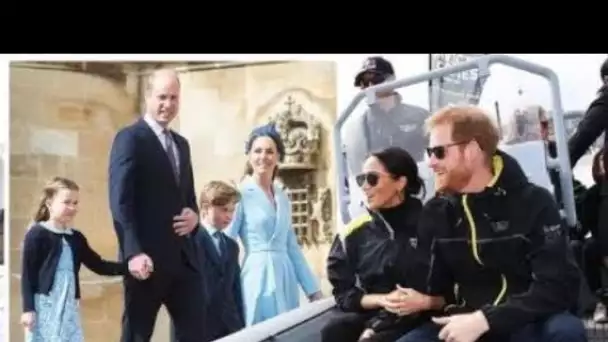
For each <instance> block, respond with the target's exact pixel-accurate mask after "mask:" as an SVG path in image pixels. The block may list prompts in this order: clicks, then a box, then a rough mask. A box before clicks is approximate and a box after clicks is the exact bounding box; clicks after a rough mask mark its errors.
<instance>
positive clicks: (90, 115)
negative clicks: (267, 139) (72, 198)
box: [10, 62, 336, 342]
mask: <svg viewBox="0 0 608 342" xmlns="http://www.w3.org/2000/svg"><path fill="white" fill-rule="evenodd" d="M10 77H11V79H10V82H11V94H10V96H11V98H10V100H11V121H10V130H11V133H10V134H11V136H10V139H11V146H10V147H11V151H10V164H11V166H10V167H11V170H10V185H11V197H10V198H11V201H10V210H11V222H10V224H11V241H10V255H11V265H10V266H11V274H12V276H11V302H12V303H13V305H12V306H11V328H12V329H11V340H14V341H19V340H22V338H23V333H22V329H21V327H20V326H19V317H20V314H21V305H20V303H21V298H20V291H19V278H18V275H19V273H20V271H21V260H20V259H21V258H20V245H21V242H22V239H23V236H24V234H25V229H26V228H27V225H28V223H29V221H30V217H31V214H32V211H33V209H34V207H35V205H36V201H37V198H38V194H39V191H40V189H41V188H42V185H43V184H44V182H45V181H46V180H47V179H48V178H49V177H52V176H54V175H64V176H67V177H70V178H73V179H74V180H76V181H77V182H78V183H79V185H80V186H81V187H82V191H81V212H80V215H79V216H78V218H77V220H76V225H77V227H78V228H80V229H81V230H82V231H83V232H84V233H85V234H86V236H87V237H88V239H89V241H90V243H91V245H92V246H93V248H94V249H95V250H97V251H98V252H99V253H100V254H101V255H102V256H104V257H105V258H108V259H114V258H116V255H117V253H116V250H117V241H116V238H115V235H114V231H113V228H112V226H111V218H110V213H109V209H108V203H107V181H106V179H107V163H108V153H109V148H110V144H111V140H112V137H113V135H114V134H115V132H116V130H117V129H118V128H120V127H122V126H124V125H126V124H128V123H130V122H132V121H133V120H135V119H136V116H135V114H134V113H136V112H138V111H137V109H136V106H137V105H136V104H138V102H139V99H137V98H136V97H135V95H132V94H136V93H137V92H131V91H127V89H126V88H125V85H124V84H120V83H114V82H112V81H109V80H107V79H104V78H101V77H97V76H92V75H87V74H84V73H75V72H66V71H53V70H31V69H23V68H17V67H14V66H12V67H11V76H10ZM181 81H182V108H181V111H180V116H179V118H178V120H177V121H176V123H175V124H174V128H175V129H177V130H178V131H180V132H181V133H182V134H183V135H185V136H186V137H187V138H188V139H189V140H190V143H191V148H192V158H193V163H194V173H195V182H196V186H197V191H198V190H199V189H200V187H201V186H202V184H203V182H205V181H207V180H209V179H234V180H238V178H240V176H241V172H242V170H243V165H244V162H245V157H244V154H243V145H244V140H245V139H246V136H247V134H248V132H249V131H250V129H251V128H252V127H253V126H254V125H258V124H260V123H263V122H266V120H267V117H268V116H269V115H273V114H276V112H277V111H278V110H283V108H284V101H285V100H286V97H287V96H292V97H293V98H294V99H295V101H296V102H298V103H301V104H302V105H303V106H305V107H306V109H307V110H308V111H309V112H311V113H313V114H315V115H317V116H318V119H319V121H320V122H321V123H322V125H323V130H324V137H323V139H324V144H325V145H324V146H323V147H322V149H323V153H322V158H321V159H320V160H321V163H320V165H319V176H318V180H319V182H320V183H322V184H323V185H324V186H329V187H331V188H332V189H334V188H335V187H333V186H332V185H333V173H334V170H333V165H332V163H331V160H332V157H333V156H332V155H331V148H330V146H329V144H328V143H329V141H331V127H332V124H333V122H334V120H335V118H336V70H335V65H334V63H332V62H291V63H282V64H275V65H261V66H249V67H244V68H234V69H222V70H213V71H192V72H185V73H183V75H182V78H181ZM332 195H333V194H332ZM333 202H335V201H332V203H333ZM334 212H335V210H334ZM334 216H335V215H334ZM327 250H328V246H327V245H326V244H323V245H321V246H316V247H310V248H305V254H306V256H307V258H308V259H309V260H310V262H311V265H312V266H313V268H314V270H315V273H316V274H317V275H318V276H319V277H320V278H322V279H324V278H325V274H324V268H325V267H324V266H325V257H326V255H327ZM81 281H82V283H83V285H82V292H83V298H82V303H81V307H82V318H83V325H84V329H85V334H86V340H87V341H88V342H95V341H100V342H101V341H103V342H106V341H116V340H118V337H119V332H120V320H121V318H120V315H121V310H122V288H121V285H120V283H119V282H118V281H117V280H115V279H111V278H102V277H98V276H95V275H93V274H91V273H90V272H89V271H88V270H86V269H83V271H82V272H81ZM324 289H325V291H326V293H328V287H327V284H326V282H324ZM167 327H168V322H167V316H166V313H164V312H161V315H160V317H159V319H158V323H157V329H156V333H155V336H154V340H155V341H166V340H167V338H166V336H167Z"/></svg>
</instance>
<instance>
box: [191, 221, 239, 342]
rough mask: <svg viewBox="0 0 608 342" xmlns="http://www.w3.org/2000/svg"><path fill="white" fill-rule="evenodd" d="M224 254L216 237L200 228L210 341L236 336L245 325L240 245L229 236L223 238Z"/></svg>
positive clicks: (199, 235)
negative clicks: (218, 246)
mask: <svg viewBox="0 0 608 342" xmlns="http://www.w3.org/2000/svg"><path fill="white" fill-rule="evenodd" d="M223 240H224V246H225V248H224V253H223V254H222V255H221V256H220V255H219V254H218V252H217V249H216V247H215V245H214V243H213V240H212V237H211V236H210V235H209V232H208V231H207V229H205V228H204V227H200V228H199V230H198V232H197V233H196V235H195V241H196V243H197V244H198V246H199V247H200V248H198V251H199V262H200V266H201V270H202V275H203V280H204V281H205V283H206V286H205V289H204V291H206V293H205V294H206V296H207V303H208V305H209V306H208V310H209V312H208V314H207V315H206V317H207V319H206V324H205V330H206V331H208V333H209V335H210V336H209V337H210V339H209V340H210V341H213V340H216V339H220V338H222V337H224V336H226V335H229V334H232V333H234V332H236V331H238V330H240V329H242V328H243V327H244V326H245V320H244V317H243V300H242V293H241V277H240V274H241V268H240V266H239V245H238V244H237V242H236V241H234V240H233V239H232V238H230V237H228V236H224V237H223Z"/></svg>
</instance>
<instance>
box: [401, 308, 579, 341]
mask: <svg viewBox="0 0 608 342" xmlns="http://www.w3.org/2000/svg"><path fill="white" fill-rule="evenodd" d="M440 330H441V326H438V325H436V324H435V323H432V322H431V323H426V324H425V325H423V326H421V327H420V328H417V329H414V330H413V331H411V332H409V333H408V334H406V335H405V336H403V337H401V338H400V339H399V340H397V342H441V341H440V340H439V337H438V335H439V331H440ZM480 341H483V342H587V332H586V331H585V326H584V325H583V322H582V321H581V320H580V319H579V318H577V317H576V316H574V315H571V314H569V313H562V314H556V315H553V316H551V317H549V319H547V320H544V321H541V322H537V323H531V324H528V325H526V326H524V327H523V328H521V329H519V330H517V331H515V332H513V333H512V334H511V335H510V336H502V337H499V336H484V337H483V338H482V339H480Z"/></svg>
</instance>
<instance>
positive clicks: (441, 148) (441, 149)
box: [426, 141, 469, 160]
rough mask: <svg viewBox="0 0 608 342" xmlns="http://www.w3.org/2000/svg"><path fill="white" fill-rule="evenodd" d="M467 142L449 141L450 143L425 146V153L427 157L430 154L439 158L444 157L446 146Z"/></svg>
mask: <svg viewBox="0 0 608 342" xmlns="http://www.w3.org/2000/svg"><path fill="white" fill-rule="evenodd" d="M468 143H469V142H468V141H461V142H455V143H451V144H445V145H438V146H433V147H427V148H426V154H427V155H428V156H429V157H431V156H432V155H435V158H437V159H439V160H441V159H443V158H445V154H446V151H447V149H448V148H450V147H452V146H458V145H464V144H468Z"/></svg>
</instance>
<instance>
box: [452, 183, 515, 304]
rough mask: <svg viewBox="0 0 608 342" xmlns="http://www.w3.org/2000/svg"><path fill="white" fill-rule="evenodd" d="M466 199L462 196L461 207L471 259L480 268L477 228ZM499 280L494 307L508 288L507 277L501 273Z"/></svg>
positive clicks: (465, 196)
mask: <svg viewBox="0 0 608 342" xmlns="http://www.w3.org/2000/svg"><path fill="white" fill-rule="evenodd" d="M468 199H469V197H468V195H467V194H464V195H462V207H463V208H464V213H465V216H466V219H467V221H468V223H469V233H470V238H471V253H472V254H473V258H474V259H475V261H477V263H478V264H479V265H480V266H483V265H484V264H483V262H482V261H481V258H480V257H479V251H478V249H477V226H476V225H475V220H474V219H473V214H472V213H471V209H470V208H469V203H468ZM500 278H501V285H500V292H499V293H498V296H496V299H494V302H493V303H492V304H493V305H495V306H496V305H498V304H500V302H501V301H502V300H503V299H504V296H505V294H506V293H507V287H508V283H507V277H506V276H505V275H504V274H502V273H501V274H500Z"/></svg>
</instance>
